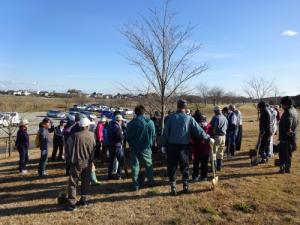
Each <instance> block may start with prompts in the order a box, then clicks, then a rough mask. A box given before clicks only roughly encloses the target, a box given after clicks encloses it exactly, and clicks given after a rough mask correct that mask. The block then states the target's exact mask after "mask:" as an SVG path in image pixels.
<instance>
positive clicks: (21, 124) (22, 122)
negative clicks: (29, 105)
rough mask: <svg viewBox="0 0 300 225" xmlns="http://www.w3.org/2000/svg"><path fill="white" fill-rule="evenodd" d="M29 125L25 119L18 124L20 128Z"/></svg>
mask: <svg viewBox="0 0 300 225" xmlns="http://www.w3.org/2000/svg"><path fill="white" fill-rule="evenodd" d="M28 124H29V121H28V120H27V119H22V120H21V122H20V126H25V125H28Z"/></svg>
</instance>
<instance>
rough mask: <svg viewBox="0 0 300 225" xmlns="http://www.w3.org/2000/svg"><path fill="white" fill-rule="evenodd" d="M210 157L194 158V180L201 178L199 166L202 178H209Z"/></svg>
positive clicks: (200, 156)
mask: <svg viewBox="0 0 300 225" xmlns="http://www.w3.org/2000/svg"><path fill="white" fill-rule="evenodd" d="M208 159H209V155H199V156H196V157H195V158H194V162H193V178H196V177H198V176H199V165H200V175H201V178H207V172H208Z"/></svg>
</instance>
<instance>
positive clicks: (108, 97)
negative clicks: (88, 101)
mask: <svg viewBox="0 0 300 225" xmlns="http://www.w3.org/2000/svg"><path fill="white" fill-rule="evenodd" d="M103 98H104V99H111V98H113V96H112V95H103Z"/></svg>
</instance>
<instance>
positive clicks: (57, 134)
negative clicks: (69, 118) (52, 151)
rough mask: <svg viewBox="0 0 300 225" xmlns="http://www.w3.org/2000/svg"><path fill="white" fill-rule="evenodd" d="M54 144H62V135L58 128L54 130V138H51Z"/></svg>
mask: <svg viewBox="0 0 300 225" xmlns="http://www.w3.org/2000/svg"><path fill="white" fill-rule="evenodd" d="M53 142H54V143H63V142H64V134H63V131H61V129H60V126H57V127H55V128H54V136H53Z"/></svg>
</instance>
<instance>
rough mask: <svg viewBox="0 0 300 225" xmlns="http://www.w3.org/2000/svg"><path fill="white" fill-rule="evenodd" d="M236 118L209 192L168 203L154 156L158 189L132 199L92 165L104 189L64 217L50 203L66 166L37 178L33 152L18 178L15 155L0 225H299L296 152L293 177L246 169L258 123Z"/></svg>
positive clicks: (3, 166) (3, 190)
mask: <svg viewBox="0 0 300 225" xmlns="http://www.w3.org/2000/svg"><path fill="white" fill-rule="evenodd" d="M242 112H243V113H244V115H245V123H244V130H245V137H244V142H243V150H242V151H241V152H239V153H238V155H237V157H236V158H234V159H233V160H230V161H226V162H225V167H224V169H223V171H222V172H221V173H219V176H220V182H219V186H218V188H217V189H216V190H215V191H211V190H210V183H209V182H207V183H192V184H191V192H192V193H191V194H189V195H179V196H178V197H171V196H169V194H168V193H169V187H168V182H167V178H166V177H165V176H164V175H165V167H164V166H161V160H159V159H158V158H159V157H160V155H158V156H156V164H157V165H156V175H157V176H156V179H157V183H158V186H157V187H155V188H145V189H142V190H141V191H140V192H139V193H133V192H130V185H131V180H130V179H126V180H123V181H110V182H106V181H103V180H104V178H105V172H106V168H105V167H104V166H103V165H102V166H101V165H97V166H98V171H97V174H98V176H99V178H100V180H102V184H101V186H99V187H92V188H91V196H90V205H89V206H88V207H87V208H84V209H80V210H78V211H76V212H72V213H69V212H65V211H63V210H62V208H61V207H60V206H58V205H57V204H56V196H57V194H58V192H59V191H61V190H64V188H65V185H66V177H64V176H63V174H64V166H63V165H62V164H60V163H51V162H50V163H49V164H48V171H49V174H50V177H49V178H48V179H45V180H40V179H37V177H36V170H37V159H38V151H37V150H31V152H30V158H31V162H30V167H29V170H30V174H29V175H28V176H25V177H21V176H19V175H18V174H17V171H16V168H17V155H16V154H14V156H13V157H12V158H11V159H9V160H1V163H0V184H1V186H0V203H1V204H0V216H1V220H0V224H5V225H7V224H48V225H50V224H55V225H58V224H68V225H69V224H85V225H87V224H122V225H124V224H151V225H152V224H184V225H186V224H239V225H241V224H255V225H257V224H270V225H273V224H280V225H281V224H300V184H299V181H300V180H299V171H300V166H299V162H300V154H299V152H296V153H295V155H294V159H293V168H292V169H293V170H292V174H285V175H281V174H278V173H277V171H278V168H275V167H274V166H273V160H271V162H270V163H269V164H267V165H260V166H258V167H250V166H249V159H248V156H247V151H248V150H249V149H250V148H252V147H253V146H254V145H255V142H256V140H257V131H256V126H257V124H256V122H250V121H253V120H254V121H255V118H256V114H255V111H254V108H252V107H247V106H243V107H242ZM276 157H277V156H276ZM178 178H179V176H178ZM180 188H181V187H180V184H178V189H180Z"/></svg>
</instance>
